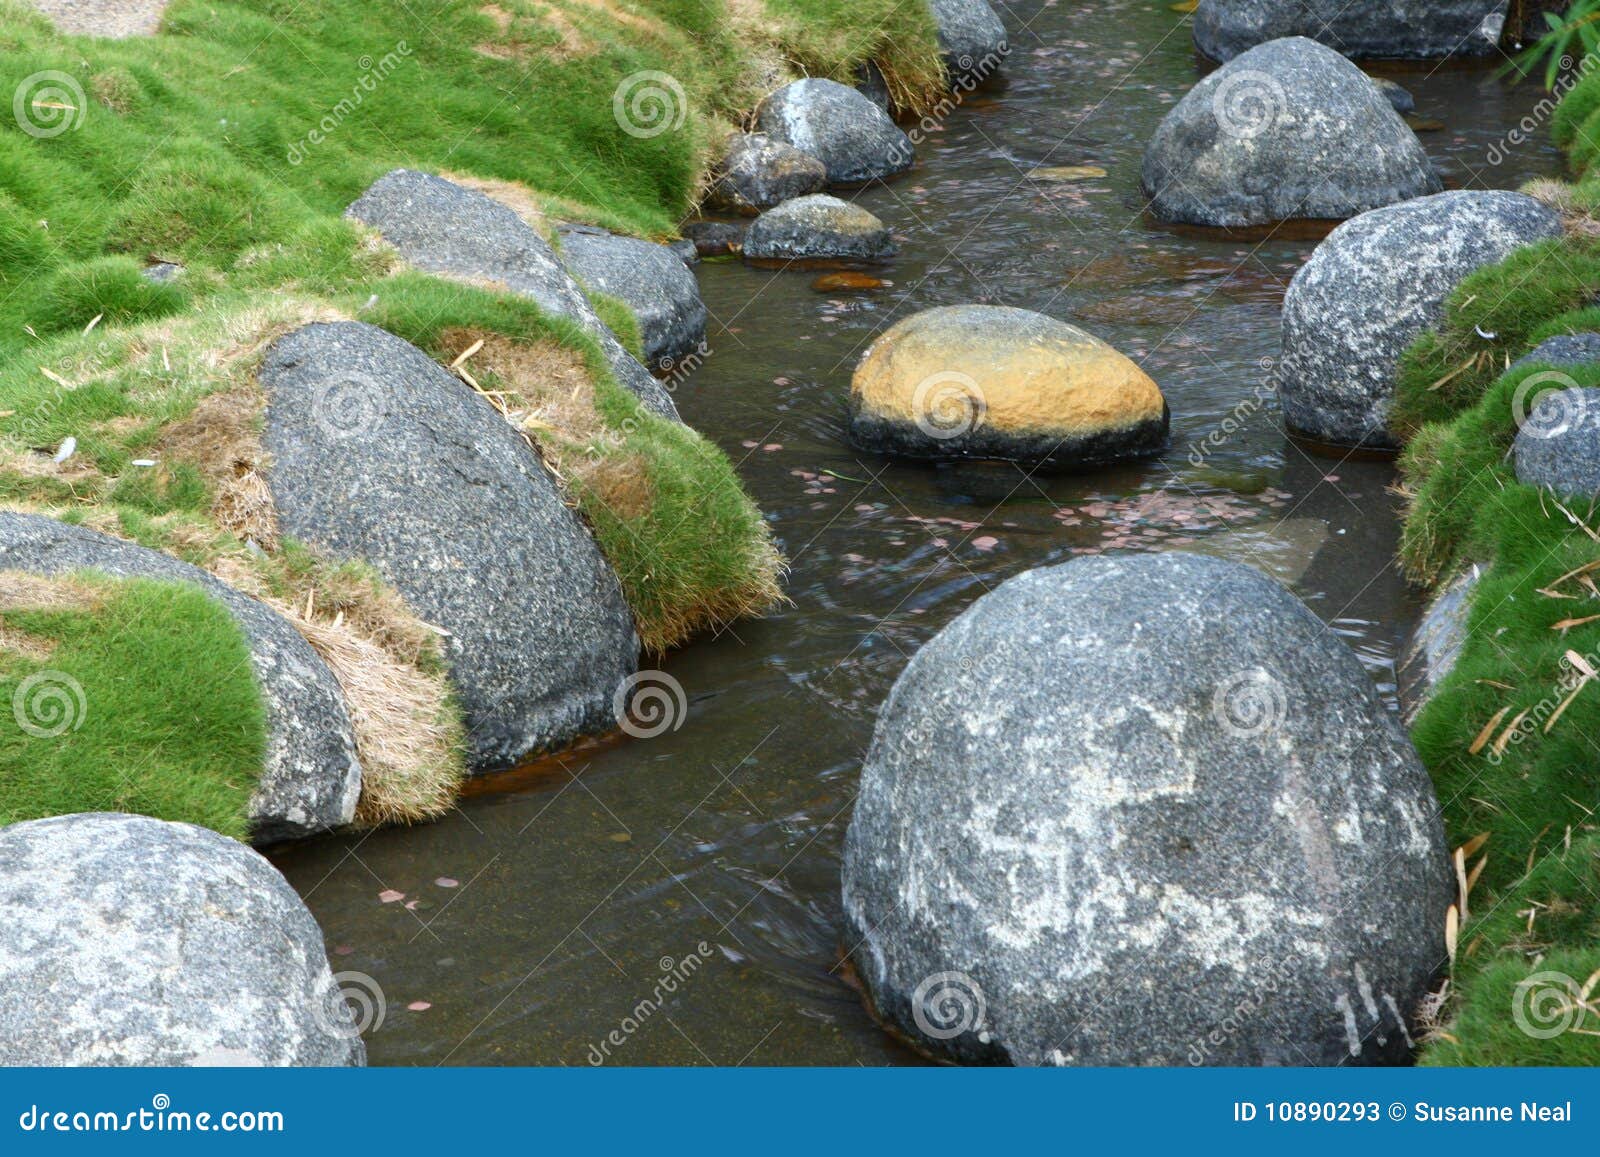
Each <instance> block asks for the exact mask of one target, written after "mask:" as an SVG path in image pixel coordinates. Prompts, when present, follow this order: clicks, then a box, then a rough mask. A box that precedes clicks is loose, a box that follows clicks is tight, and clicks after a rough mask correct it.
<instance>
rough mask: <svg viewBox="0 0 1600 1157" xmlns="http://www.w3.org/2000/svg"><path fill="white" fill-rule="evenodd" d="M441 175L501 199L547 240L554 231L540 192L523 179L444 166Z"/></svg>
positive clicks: (493, 197) (485, 194) (488, 195)
mask: <svg viewBox="0 0 1600 1157" xmlns="http://www.w3.org/2000/svg"><path fill="white" fill-rule="evenodd" d="M439 176H441V177H443V178H444V179H445V180H447V181H450V182H451V183H453V184H457V185H461V186H463V187H465V188H468V189H473V190H476V191H477V192H479V193H482V194H483V195H484V196H485V197H488V198H490V199H491V200H495V201H499V202H500V203H501V204H502V205H504V206H505V207H506V208H508V209H510V210H511V211H512V212H514V213H515V214H516V215H517V216H518V217H521V218H522V219H523V220H524V221H526V222H527V223H528V225H529V227H530V228H531V229H533V231H534V232H535V233H537V234H539V236H541V237H543V238H545V239H547V240H548V239H549V237H550V235H551V234H552V233H553V232H554V230H553V229H552V228H551V226H550V220H549V217H548V216H546V214H545V210H544V205H543V204H542V202H541V201H540V199H539V194H537V193H535V192H534V191H533V190H532V189H530V188H528V186H526V185H524V184H522V183H521V182H520V181H502V180H500V179H499V178H496V177H475V176H473V175H472V174H471V173H460V172H455V171H452V170H450V169H444V170H441V171H440V173H439Z"/></svg>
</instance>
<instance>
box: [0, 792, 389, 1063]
mask: <svg viewBox="0 0 1600 1157" xmlns="http://www.w3.org/2000/svg"><path fill="white" fill-rule="evenodd" d="M0 911H4V912H5V913H6V918H5V920H4V921H3V922H0V989H3V991H4V992H5V994H6V996H5V999H4V1000H3V1001H0V1065H7V1066H12V1065H28V1066H51V1067H58V1066H82V1065H105V1066H110V1065H115V1066H152V1065H160V1066H178V1065H183V1066H188V1065H240V1064H245V1065H275V1066H276V1065H305V1066H328V1065H362V1064H365V1063H366V1049H365V1047H364V1046H363V1045H362V1043H361V1034H360V1031H359V1030H360V1028H361V1027H362V1026H361V1025H360V1024H359V1023H358V1022H357V1021H356V1019H355V1018H354V1017H353V1016H352V1015H351V1010H350V1006H349V1004H348V1003H347V1002H346V999H345V996H344V993H343V992H342V991H341V990H340V987H339V983H338V979H337V978H336V977H335V976H334V975H333V974H332V973H331V972H330V970H329V968H328V958H327V955H326V954H325V952H324V949H323V943H322V932H321V931H320V930H319V929H318V927H317V923H316V921H315V920H313V919H312V917H311V913H310V912H309V911H307V910H306V906H305V904H304V903H302V902H301V900H300V897H299V896H297V895H295V893H294V889H293V888H291V887H289V884H288V881H286V880H285V879H284V878H283V877H282V876H281V875H279V874H278V871H277V869H276V868H274V867H273V866H272V865H271V864H269V863H268V862H267V861H266V860H264V859H262V858H261V856H259V855H257V854H256V853H255V852H253V851H251V850H250V849H249V848H247V847H245V846H244V845H243V844H240V843H238V842H237V841H235V840H230V839H228V838H227V837H225V836H220V835H218V834H217V833H216V832H213V831H208V830H207V829H205V828H199V827H194V826H192V825H190V824H175V823H165V822H163V821H161V820H154V819H149V818H147V817H145V816H134V815H121V814H113V813H105V812H97V813H86V814H80V815H68V816H56V817H54V818H52V819H43V820H34V821H32V822H29V823H20V824H12V825H11V826H10V827H7V828H3V829H0Z"/></svg>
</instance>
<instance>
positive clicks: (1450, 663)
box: [1395, 565, 1480, 727]
mask: <svg viewBox="0 0 1600 1157" xmlns="http://www.w3.org/2000/svg"><path fill="white" fill-rule="evenodd" d="M1479 577H1480V572H1479V570H1478V568H1477V566H1476V565H1474V566H1470V567H1468V568H1467V569H1466V570H1464V571H1462V572H1461V573H1460V574H1458V575H1456V577H1455V578H1453V579H1451V580H1450V581H1449V582H1447V583H1445V584H1444V585H1443V586H1442V587H1440V588H1439V590H1438V592H1437V593H1436V594H1435V595H1434V596H1433V598H1432V599H1431V600H1430V601H1429V603H1428V608H1427V610H1425V611H1423V613H1422V619H1421V621H1420V622H1418V623H1417V627H1416V630H1414V631H1412V633H1411V638H1410V640H1409V641H1408V642H1407V643H1406V650H1405V654H1404V655H1403V656H1402V657H1401V659H1400V662H1399V663H1398V664H1397V665H1396V667H1395V675H1396V676H1397V683H1398V687H1399V692H1400V709H1401V712H1402V718H1403V720H1404V721H1405V724H1406V726H1407V727H1409V726H1411V724H1413V723H1415V722H1416V720H1417V715H1418V713H1419V712H1421V710H1422V708H1423V706H1424V705H1426V703H1427V702H1428V700H1429V699H1431V698H1432V697H1433V693H1434V692H1435V691H1436V690H1438V688H1439V684H1440V683H1441V682H1442V681H1443V680H1444V677H1445V676H1446V675H1448V674H1450V672H1451V671H1453V670H1454V669H1455V665H1456V660H1457V659H1458V658H1459V657H1460V655H1461V648H1462V647H1464V646H1466V643H1467V615H1468V613H1469V612H1470V610H1471V602H1472V591H1473V588H1475V587H1476V586H1477V585H1478V579H1479Z"/></svg>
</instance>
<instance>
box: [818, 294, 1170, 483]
mask: <svg viewBox="0 0 1600 1157" xmlns="http://www.w3.org/2000/svg"><path fill="white" fill-rule="evenodd" d="M850 400H851V408H852V411H853V413H852V418H851V422H850V437H851V440H852V441H853V442H854V443H855V444H856V445H858V446H861V447H862V448H864V449H868V450H874V451H881V452H883V453H886V454H891V455H897V456H900V457H907V458H923V459H931V460H953V459H960V458H1000V459H1009V460H1012V461H1017V462H1026V463H1029V464H1031V465H1036V466H1043V467H1048V468H1051V469H1076V468H1081V467H1086V466H1094V465H1099V464H1102V463H1105V462H1113V461H1118V460H1121V459H1124V458H1132V457H1139V456H1142V455H1147V454H1153V453H1156V452H1157V451H1159V450H1160V449H1161V448H1162V446H1164V445H1165V444H1166V437H1167V406H1166V401H1165V400H1164V399H1163V398H1162V396H1161V390H1160V389H1159V388H1158V387H1157V386H1156V384H1155V383H1154V382H1153V381H1151V380H1150V378H1149V377H1148V376H1147V375H1146V374H1145V372H1144V371H1143V370H1141V369H1140V368H1139V367H1138V366H1137V365H1135V364H1134V363H1133V362H1132V361H1130V360H1129V359H1128V358H1126V357H1124V356H1123V355H1122V354H1120V353H1118V352H1117V351H1116V350H1115V349H1113V348H1111V346H1109V345H1107V344H1106V343H1105V342H1103V341H1101V340H1100V339H1099V338H1097V337H1094V336H1093V335H1092V334H1089V333H1087V332H1085V331H1084V330H1081V329H1079V328H1077V327H1076V326H1072V325H1068V324H1067V323H1066V322H1063V321H1057V320H1056V319H1055V318H1052V317H1046V316H1045V315H1044V314H1041V313H1032V312H1030V311H1028V310H1025V309H1012V308H1010V307H1006V306H993V305H961V306H945V307H941V308H937V309H929V310H924V311H923V312H921V313H917V314H913V315H912V316H911V317H908V318H906V319H905V320H903V321H901V322H899V323H898V324H896V325H894V326H893V327H891V328H890V329H889V330H888V331H886V332H885V333H883V334H882V335H881V336H880V337H879V338H878V339H877V340H876V341H875V342H873V344H872V346H871V348H870V349H868V350H867V352H866V354H865V355H864V356H863V357H862V359H861V363H860V365H859V366H857V367H856V372H855V377H854V379H853V380H852V382H851V389H850Z"/></svg>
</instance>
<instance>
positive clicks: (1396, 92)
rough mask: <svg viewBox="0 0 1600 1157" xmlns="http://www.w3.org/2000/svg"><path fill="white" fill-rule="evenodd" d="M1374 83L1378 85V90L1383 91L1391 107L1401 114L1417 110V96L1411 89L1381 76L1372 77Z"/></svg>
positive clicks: (1384, 97)
mask: <svg viewBox="0 0 1600 1157" xmlns="http://www.w3.org/2000/svg"><path fill="white" fill-rule="evenodd" d="M1372 83H1373V84H1375V85H1377V86H1378V91H1379V92H1381V93H1383V99H1384V100H1386V101H1388V102H1389V105H1390V107H1391V108H1393V109H1394V111H1395V112H1397V113H1399V114H1400V115H1401V116H1405V115H1407V114H1409V113H1414V112H1416V111H1417V98H1416V97H1414V96H1412V95H1411V91H1410V90H1409V89H1407V88H1404V87H1402V86H1401V85H1399V84H1396V83H1395V82H1394V81H1392V80H1388V79H1387V78H1385V77H1381V76H1374V77H1372Z"/></svg>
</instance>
